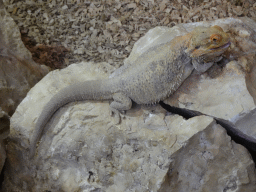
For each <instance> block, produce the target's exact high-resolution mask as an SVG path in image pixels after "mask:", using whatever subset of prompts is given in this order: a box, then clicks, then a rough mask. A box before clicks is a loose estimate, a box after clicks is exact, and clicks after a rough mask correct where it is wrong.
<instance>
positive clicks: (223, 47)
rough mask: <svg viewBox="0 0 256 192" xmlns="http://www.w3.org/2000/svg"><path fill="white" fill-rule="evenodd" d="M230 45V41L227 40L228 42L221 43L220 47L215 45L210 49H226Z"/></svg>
mask: <svg viewBox="0 0 256 192" xmlns="http://www.w3.org/2000/svg"><path fill="white" fill-rule="evenodd" d="M230 45H231V42H230V41H229V42H228V43H226V44H224V45H222V46H220V47H215V48H212V49H210V50H217V49H226V48H228V47H229V46H230Z"/></svg>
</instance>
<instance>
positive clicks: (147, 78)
mask: <svg viewBox="0 0 256 192" xmlns="http://www.w3.org/2000/svg"><path fill="white" fill-rule="evenodd" d="M229 46H230V39H229V36H228V34H227V33H225V32H224V31H223V30H222V28H221V27H219V26H213V27H207V28H206V27H197V28H195V29H194V30H193V31H192V32H191V33H188V34H187V35H184V36H179V37H176V38H174V39H173V40H172V41H170V42H168V43H165V44H161V45H158V46H155V47H152V48H150V49H149V50H147V51H146V52H145V53H143V54H142V55H141V56H140V57H139V58H137V60H136V62H135V63H134V64H132V65H129V66H123V67H122V68H120V71H121V73H120V74H119V75H116V76H114V77H113V78H109V79H108V80H103V81H101V80H96V81H86V82H82V83H76V84H73V85H70V86H68V87H66V88H64V89H63V90H61V91H59V92H58V93H57V94H56V95H54V96H53V97H52V99H51V100H50V101H49V102H48V103H47V104H46V106H45V107H44V108H43V111H42V113H41V115H40V116H39V118H38V120H37V122H36V125H35V130H34V134H33V138H32V141H31V146H30V158H32V157H33V156H34V154H35V150H36V143H37V142H38V140H39V139H40V136H41V134H42V131H43V129H44V127H45V125H46V123H47V122H48V121H49V120H50V118H51V117H52V115H53V114H54V113H55V112H56V111H57V110H58V109H59V108H61V107H62V106H64V105H65V104H67V103H70V102H74V101H83V100H106V99H113V100H114V101H113V102H112V103H111V104H110V109H111V111H113V112H114V113H116V114H119V111H121V110H129V109H130V108H131V106H132V101H134V102H136V103H138V104H151V103H155V102H159V101H160V100H163V99H165V98H167V97H168V96H169V95H170V94H172V93H173V92H174V91H175V90H176V89H178V87H179V86H180V85H181V84H182V82H183V81H184V80H185V79H186V78H187V77H188V76H189V75H190V74H191V72H192V71H193V69H196V70H197V71H199V72H205V71H206V70H207V69H208V68H210V67H211V66H212V65H213V63H214V62H217V61H219V60H220V59H221V58H222V57H221V54H222V53H223V52H224V51H226V50H227V49H228V47H229Z"/></svg>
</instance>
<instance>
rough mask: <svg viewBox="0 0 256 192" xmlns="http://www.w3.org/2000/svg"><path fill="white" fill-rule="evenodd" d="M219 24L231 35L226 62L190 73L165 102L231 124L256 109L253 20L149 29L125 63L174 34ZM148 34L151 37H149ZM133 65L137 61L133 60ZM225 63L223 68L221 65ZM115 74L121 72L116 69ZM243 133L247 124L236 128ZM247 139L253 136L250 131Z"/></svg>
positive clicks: (255, 24)
mask: <svg viewBox="0 0 256 192" xmlns="http://www.w3.org/2000/svg"><path fill="white" fill-rule="evenodd" d="M202 25H203V26H211V25H219V26H221V27H222V28H223V29H224V31H226V32H227V33H229V34H230V37H231V42H232V44H231V48H230V50H229V51H228V53H227V54H226V57H227V58H228V59H224V61H225V62H227V61H229V63H227V64H226V65H224V64H225V63H224V64H223V62H222V63H220V64H219V65H214V66H213V67H212V68H210V69H209V70H208V71H207V72H206V73H204V74H198V73H196V72H194V73H192V75H191V76H189V78H187V80H185V81H184V83H183V84H182V85H181V86H180V88H179V89H178V90H177V91H176V92H175V93H174V94H173V95H171V96H170V97H169V98H168V99H166V100H165V101H164V102H165V103H166V104H169V105H171V106H175V107H179V108H184V109H189V110H193V111H198V112H201V113H203V114H206V115H210V116H213V117H216V118H220V119H224V120H228V121H230V122H232V123H233V124H235V123H236V121H238V120H239V119H241V118H242V117H243V116H244V115H245V114H249V113H250V112H251V111H252V110H254V109H255V108H256V106H255V101H256V86H255V85H256V65H255V59H256V58H255V52H256V40H255V39H256V23H255V22H254V21H253V20H251V19H249V18H239V19H234V18H228V19H219V20H215V21H212V22H199V23H187V24H180V25H177V26H175V27H173V28H171V29H168V28H166V27H157V28H154V29H151V30H150V31H149V32H148V33H147V34H146V35H145V36H144V37H142V38H141V39H140V40H139V41H138V42H136V44H135V46H134V48H133V50H132V52H131V55H130V56H129V58H128V59H126V64H130V63H132V62H133V61H134V60H136V58H137V57H138V56H139V55H140V54H142V53H143V52H145V51H146V50H147V49H149V48H150V47H151V45H159V44H161V43H164V42H168V41H170V40H171V39H172V38H173V36H171V34H173V35H183V34H184V31H185V32H186V31H189V32H190V31H192V30H193V28H194V27H196V26H202ZM151 34H153V35H154V36H153V37H151ZM134 64H136V63H134ZM223 65H224V67H223ZM116 73H117V74H118V73H120V72H119V71H118V70H117V72H116ZM237 129H239V130H240V131H242V132H243V133H246V134H247V132H250V131H247V130H246V129H247V127H246V126H239V127H237ZM247 136H248V138H250V137H253V139H254V140H255V139H256V135H255V134H253V135H251V134H249V135H247Z"/></svg>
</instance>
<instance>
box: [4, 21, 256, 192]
mask: <svg viewBox="0 0 256 192" xmlns="http://www.w3.org/2000/svg"><path fill="white" fill-rule="evenodd" d="M235 21H236V20H234V19H227V20H222V21H216V23H218V24H220V25H223V26H224V27H225V26H226V27H227V25H228V23H235ZM236 22H237V21H236ZM196 25H201V23H196V24H185V25H183V27H184V28H183V27H182V28H181V29H180V31H181V32H182V31H183V30H184V29H185V28H187V30H189V31H191V30H192V28H193V27H194V26H196ZM206 25H209V24H206ZM224 27H223V28H224ZM157 30H158V31H159V30H160V28H158V29H157ZM164 30H166V28H165V29H164ZM174 30H175V32H173V33H174V34H179V32H177V31H178V30H179V29H177V28H175V29H174ZM151 33H152V32H151ZM153 34H155V33H153ZM161 34H164V33H161ZM168 34H169V35H170V34H171V32H169V33H168ZM242 35H243V36H244V35H246V33H245V32H243V33H242ZM154 38H155V37H154ZM168 38H169V39H171V37H168ZM156 39H158V40H160V42H164V37H159V38H158V37H156ZM157 42H158V41H156V42H153V41H150V43H151V44H154V45H156V44H157ZM138 45H139V46H144V47H149V45H146V44H145V45H144V44H143V43H142V44H140V42H138ZM138 49H139V50H140V51H142V49H140V48H138ZM133 52H134V53H132V54H133V55H132V56H131V58H129V59H134V58H135V57H136V51H133ZM140 54H141V52H140ZM129 59H128V60H127V61H126V65H127V64H129V63H130V62H129ZM235 64H236V63H235V62H233V64H232V63H231V64H230V63H229V64H228V65H227V67H226V68H225V69H224V72H222V73H231V74H233V75H234V76H235V77H236V78H237V79H242V77H244V76H245V75H244V73H243V72H241V73H239V72H237V73H234V71H235V72H236V71H239V70H240V69H239V67H236V66H234V65H235ZM246 66H247V65H246V62H244V65H241V68H242V67H243V69H246ZM113 70H114V69H113V68H112V67H111V66H110V65H108V64H106V63H101V64H92V63H80V64H77V65H71V66H69V67H68V68H66V69H63V70H56V71H53V72H51V73H49V74H48V75H47V76H46V77H45V78H44V79H43V80H41V81H40V82H39V83H38V84H37V85H36V86H35V87H34V88H32V89H31V91H30V92H29V93H28V95H27V97H26V98H25V99H24V100H23V101H22V103H21V104H20V105H19V107H18V108H17V110H16V112H15V113H14V115H13V116H12V119H11V133H10V143H9V145H8V149H10V151H8V154H7V156H8V160H7V162H8V164H7V165H8V167H7V170H6V173H5V180H4V187H5V189H8V190H10V191H11V190H12V191H15V190H16V191H45V190H48V191H108V192H110V191H111V192H115V191H117V192H119V191H142V192H143V191H159V190H160V189H161V190H162V191H165V189H168V190H170V191H184V190H185V191H192V190H194V189H195V188H196V189H198V191H207V190H208V191H216V188H218V189H222V190H224V191H225V190H226V191H228V190H236V191H243V190H244V189H245V191H246V190H251V189H252V191H254V190H255V184H254V183H255V181H256V178H255V174H253V173H254V172H255V169H254V163H253V161H252V160H251V157H250V156H249V155H248V152H247V151H246V149H245V148H244V147H242V146H240V145H237V144H235V143H233V142H231V141H230V138H229V137H228V136H227V135H226V132H225V131H224V130H223V128H221V127H220V126H219V125H217V124H216V123H215V121H214V120H213V119H212V118H211V117H207V116H198V117H194V118H191V119H188V120H184V119H183V118H182V117H180V116H178V115H167V114H166V111H164V110H163V109H161V108H160V107H159V106H158V105H156V106H148V107H147V106H138V105H136V106H135V107H133V108H132V109H131V110H129V111H127V113H126V114H125V115H122V123H121V124H120V125H115V124H114V123H113V118H112V117H111V116H110V113H109V101H104V102H102V101H93V102H90V101H84V102H76V103H70V104H68V105H66V106H64V107H62V108H61V109H60V110H58V111H57V112H56V114H54V116H53V118H52V119H51V120H50V121H49V123H48V125H47V126H46V129H45V132H44V134H43V136H42V138H41V142H40V143H39V145H38V146H37V155H36V157H35V159H33V160H32V161H30V160H28V157H27V156H28V148H29V141H30V139H31V137H32V134H33V131H34V125H35V122H36V119H37V117H38V116H39V115H40V113H41V111H42V109H43V106H44V105H45V104H46V103H47V102H48V101H49V100H50V98H51V97H52V96H53V95H54V94H55V93H56V92H57V91H58V90H60V89H62V88H64V87H66V86H68V85H70V84H72V83H73V82H74V81H85V80H90V79H102V78H103V79H104V78H107V77H108V75H109V73H110V72H112V71H113ZM225 70H226V72H225ZM240 71H241V70H240ZM119 73H120V71H118V72H116V73H114V74H113V75H112V76H114V75H116V74H117V75H118V74H119ZM222 73H221V75H222ZM221 75H217V77H216V76H215V77H214V78H212V79H213V80H216V79H218V78H219V79H220V77H221ZM239 75H240V76H239ZM194 76H195V77H196V78H197V79H196V80H198V81H196V82H193V83H194V84H192V83H191V86H189V87H187V89H188V90H187V92H189V91H190V89H195V88H197V86H198V83H200V82H202V81H203V80H205V81H208V78H209V77H208V76H207V75H206V74H203V75H197V74H195V75H194ZM201 78H202V81H199V80H200V79H201ZM235 80H236V79H235ZM235 80H234V82H236V81H235ZM216 81H217V80H216ZM240 85H241V84H237V85H236V87H238V86H240ZM243 85H245V84H243ZM223 86H224V85H223ZM200 91H204V90H203V89H202V90H200ZM236 93H237V94H238V93H239V91H238V92H236ZM191 94H192V93H191ZM232 96H233V95H232ZM227 98H228V97H227ZM248 98H249V97H248ZM252 101H253V99H251V100H249V101H247V102H248V103H249V104H248V103H245V104H243V105H244V106H243V107H247V109H248V110H247V111H249V110H250V109H251V108H250V107H251V105H252V104H251V102H252ZM177 102H178V101H177ZM192 104H193V103H192ZM205 105H206V108H207V107H208V106H207V104H205ZM222 110H225V109H222ZM238 110H240V108H238ZM223 114H225V113H223ZM222 118H223V119H225V117H222ZM186 157H187V158H191V160H192V162H191V161H187V158H186ZM197 160H198V161H197ZM193 162H195V163H193ZM222 165H223V166H222ZM168 170H169V171H168ZM171 170H175V171H176V173H177V171H179V172H180V173H182V175H180V176H179V175H178V176H177V174H175V175H174V176H175V177H174V178H175V179H178V181H180V182H176V183H175V184H174V185H173V188H171V189H170V188H166V187H168V185H169V183H168V182H170V180H169V177H172V174H171ZM167 173H168V174H167ZM190 173H191V175H189V174H190ZM214 174H216V175H217V176H219V177H217V176H216V178H217V179H219V180H218V181H211V177H213V175H214ZM199 176H200V177H199ZM200 178H203V180H200ZM171 184H172V183H171ZM175 189H177V190H175Z"/></svg>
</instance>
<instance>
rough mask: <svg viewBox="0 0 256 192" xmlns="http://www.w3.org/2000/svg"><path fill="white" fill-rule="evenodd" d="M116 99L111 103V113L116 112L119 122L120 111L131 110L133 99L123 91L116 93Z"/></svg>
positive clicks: (114, 97)
mask: <svg viewBox="0 0 256 192" xmlns="http://www.w3.org/2000/svg"><path fill="white" fill-rule="evenodd" d="M113 99H114V101H113V102H112V103H111V104H110V111H111V114H113V113H114V115H115V119H116V122H117V124H118V123H120V111H124V110H129V109H131V107H132V100H131V99H130V98H129V97H127V96H126V95H124V94H123V93H114V95H113Z"/></svg>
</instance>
